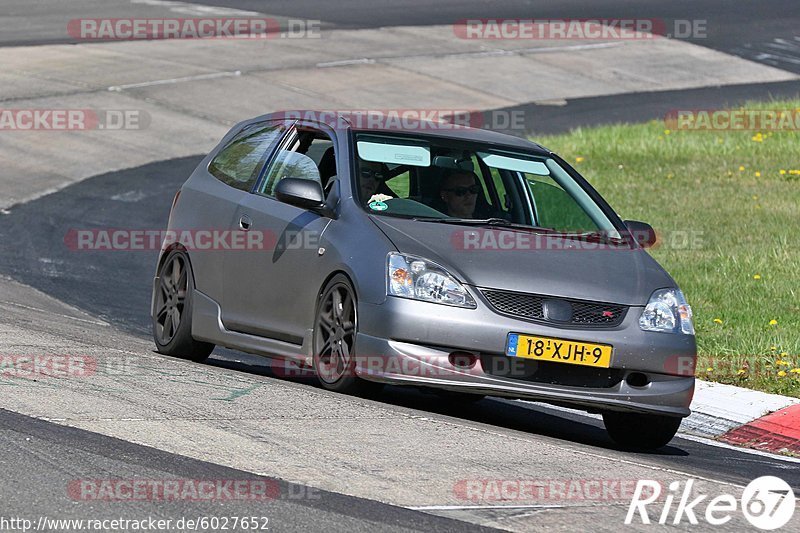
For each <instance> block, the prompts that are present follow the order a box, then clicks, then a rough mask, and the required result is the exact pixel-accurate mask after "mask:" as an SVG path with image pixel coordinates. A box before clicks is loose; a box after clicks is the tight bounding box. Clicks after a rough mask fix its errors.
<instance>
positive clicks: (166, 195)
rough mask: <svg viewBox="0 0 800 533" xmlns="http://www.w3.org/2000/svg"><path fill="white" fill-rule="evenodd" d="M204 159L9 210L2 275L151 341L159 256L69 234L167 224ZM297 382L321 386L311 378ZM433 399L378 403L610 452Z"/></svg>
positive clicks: (572, 421) (550, 429)
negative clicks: (75, 242) (87, 242)
mask: <svg viewBox="0 0 800 533" xmlns="http://www.w3.org/2000/svg"><path fill="white" fill-rule="evenodd" d="M201 158H202V157H201V156H199V155H198V156H197V157H188V158H182V159H177V160H169V161H161V162H157V163H152V164H149V165H146V166H144V167H140V168H132V169H127V170H124V171H120V172H112V173H108V174H104V175H101V176H96V177H94V178H90V179H88V180H84V181H82V182H80V183H77V184H74V185H72V186H70V187H67V188H65V189H63V190H61V191H59V192H58V193H55V194H52V195H48V196H45V197H42V198H40V199H38V200H34V201H32V202H28V203H26V204H23V205H20V206H17V207H14V208H12V209H11V210H10V212H9V213H7V214H6V215H4V216H2V217H0V242H4V243H12V242H14V243H16V245H15V246H11V247H7V248H6V250H5V252H4V253H3V254H2V255H0V275H4V276H8V277H11V278H13V279H15V280H17V281H19V282H21V283H24V284H25V285H28V286H31V287H33V288H35V289H37V290H40V291H42V292H43V293H45V294H48V295H50V296H52V297H54V298H56V299H58V300H60V301H62V302H65V303H67V304H69V305H70V306H74V307H76V308H78V309H81V310H84V311H86V312H87V313H88V314H89V315H91V316H95V317H98V318H100V319H102V320H104V321H107V322H109V323H111V324H112V325H113V326H115V327H116V328H118V329H120V330H123V331H126V332H128V333H130V334H131V335H134V336H137V337H142V338H143V339H147V338H149V328H150V322H149V316H148V312H149V311H148V307H149V301H150V290H151V283H152V276H153V272H154V268H155V266H154V265H155V261H156V258H157V252H156V251H152V250H151V251H111V252H109V251H102V250H99V251H80V250H73V249H70V247H69V246H68V245H67V244H65V239H66V237H67V235H68V234H69V232H70V231H71V230H86V229H107V228H128V229H160V228H163V226H164V224H165V221H166V219H167V215H168V213H169V207H170V203H171V199H172V196H173V194H174V192H175V191H176V190H177V189H178V188H179V187H180V185H181V183H182V182H183V180H184V179H185V177H186V176H188V174H189V173H190V172H191V171H192V170H193V169H194V167H195V166H196V164H197V163H198V162H199V161H200V159H201ZM19 235H25V239H24V240H23V242H18V239H16V236H19ZM185 364H191V363H188V362H187V363H185ZM207 364H209V365H212V366H217V367H220V368H222V369H226V370H230V371H234V372H245V373H253V374H256V375H260V376H267V377H272V378H274V377H275V374H274V373H273V372H272V371H271V369H270V367H269V366H268V364H267V360H266V359H262V358H259V357H256V356H248V355H246V354H241V353H238V352H234V351H231V350H226V349H220V348H217V350H216V351H215V354H214V356H212V358H211V359H210V360H209V362H208V363H207ZM293 381H294V382H296V383H297V384H299V385H301V386H304V387H306V386H307V387H316V384H315V382H314V380H313V379H310V378H303V377H300V378H293ZM434 398H435V397H433V396H431V395H429V394H425V393H421V392H418V391H416V390H413V389H403V388H396V387H391V388H387V389H386V391H385V392H383V393H381V394H380V395H379V396H378V397H376V398H373V399H375V400H376V401H379V402H382V403H385V404H386V405H387V406H389V407H391V406H397V407H398V408H410V409H414V410H419V411H421V412H427V413H430V414H434V415H435V414H440V415H442V416H446V417H456V418H458V419H463V420H464V421H472V422H479V423H483V424H491V425H493V426H497V427H498V428H505V429H509V430H515V431H525V432H533V433H537V434H543V435H547V436H551V437H554V438H557V439H563V440H565V441H568V442H569V441H572V442H579V443H582V444H589V445H592V446H598V447H601V448H606V449H608V450H614V446H613V444H612V443H611V442H610V440H609V439H608V437H607V435H606V434H605V431H604V430H603V427H602V424H601V423H600V422H599V421H598V420H595V419H592V418H588V417H585V416H581V415H577V414H571V413H566V412H562V411H556V410H550V409H547V408H545V407H542V406H534V405H533V404H530V403H528V402H516V401H506V400H495V399H488V400H485V401H483V402H481V403H480V404H478V405H479V407H478V408H476V409H471V410H467V411H465V410H464V409H463V406H458V405H452V404H446V403H445V404H442V403H440V402H435V401H432V400H433V399H434ZM615 453H620V454H622V453H623V452H615ZM632 455H634V456H635V455H637V454H632ZM643 455H645V456H647V457H648V458H649V459H651V460H654V461H655V462H657V463H658V464H659V465H661V466H663V467H664V468H676V469H691V470H692V471H696V472H698V473H702V474H703V475H706V476H710V477H711V476H713V477H715V478H717V479H722V480H725V481H729V482H731V483H745V484H746V482H747V481H748V480H750V479H752V478H754V477H757V476H759V475H766V474H767V473H771V474H774V475H779V476H782V477H783V478H784V479H786V480H787V482H789V483H791V484H792V485H793V486H798V487H800V469H798V468H797V465H796V464H791V463H788V464H787V463H786V462H784V461H782V460H780V459H777V458H771V457H769V456H766V455H760V456H753V455H750V454H746V453H744V452H741V451H737V450H730V449H725V448H716V447H711V446H708V445H706V444H703V443H700V442H693V441H689V440H681V439H677V440H676V441H675V442H674V443H673V444H672V445H670V446H669V447H668V448H666V449H665V450H664V451H662V452H658V453H653V454H643Z"/></svg>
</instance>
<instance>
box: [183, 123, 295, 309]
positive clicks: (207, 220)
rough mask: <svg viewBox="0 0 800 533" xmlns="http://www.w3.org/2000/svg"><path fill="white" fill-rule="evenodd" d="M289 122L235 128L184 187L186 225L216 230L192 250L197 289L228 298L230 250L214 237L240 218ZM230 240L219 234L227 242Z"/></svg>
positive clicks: (204, 232)
mask: <svg viewBox="0 0 800 533" xmlns="http://www.w3.org/2000/svg"><path fill="white" fill-rule="evenodd" d="M287 129H288V128H287V127H286V126H285V125H284V124H282V123H279V122H274V121H261V122H255V123H252V124H248V125H246V126H244V127H243V128H242V129H241V130H240V131H238V132H236V133H234V134H233V135H232V136H231V138H230V140H228V141H227V142H226V143H225V144H224V146H222V148H220V149H219V150H218V151H217V152H216V154H214V156H213V157H212V159H211V160H210V162H209V163H208V166H207V167H206V168H203V169H198V170H197V171H196V173H195V175H193V176H192V178H191V179H190V180H189V181H187V183H186V184H185V185H184V187H183V188H182V190H181V196H180V199H179V202H178V206H179V209H180V217H179V220H180V227H177V228H172V229H177V230H181V231H191V232H194V235H196V236H197V237H198V239H199V238H200V237H201V236H202V237H207V236H209V235H212V237H210V238H208V239H206V241H208V242H210V243H211V245H210V246H209V245H208V242H206V241H204V244H205V245H204V246H196V247H193V248H192V250H191V252H190V254H191V259H192V268H193V271H194V274H195V283H196V286H197V289H198V290H200V291H201V292H203V293H204V294H206V295H207V296H209V297H210V298H212V299H213V300H215V301H216V302H217V303H219V304H220V305H224V302H223V280H222V278H223V276H222V270H223V265H224V254H225V250H224V247H223V246H219V245H214V242H215V241H214V238H213V236H223V237H224V235H223V234H224V232H225V231H226V230H229V228H230V225H231V224H232V223H233V222H234V216H235V213H236V210H237V208H238V205H239V203H240V202H241V201H242V199H243V198H244V197H246V196H247V195H248V194H249V193H250V191H251V190H252V189H253V187H254V186H255V184H256V181H257V179H258V177H259V176H260V174H261V171H262V169H263V167H264V164H265V163H266V160H267V157H268V156H269V155H270V153H271V152H272V150H274V149H275V147H276V146H277V144H278V142H279V141H280V139H281V138H282V137H283V135H284V134H285V133H286V131H287ZM227 240H229V239H225V238H223V239H218V240H217V241H216V242H217V243H220V242H223V243H224V242H225V241H227Z"/></svg>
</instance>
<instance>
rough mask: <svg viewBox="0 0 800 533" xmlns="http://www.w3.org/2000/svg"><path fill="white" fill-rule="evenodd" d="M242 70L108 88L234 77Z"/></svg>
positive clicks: (121, 89)
mask: <svg viewBox="0 0 800 533" xmlns="http://www.w3.org/2000/svg"><path fill="white" fill-rule="evenodd" d="M241 75H242V71H241V70H233V71H230V72H213V73H211V74H198V75H197V76H185V77H183V78H169V79H166V80H154V81H144V82H141V83H129V84H127V85H112V86H111V87H109V88H108V90H109V91H115V92H119V91H124V90H125V89H138V88H140V87H151V86H153V85H170V84H173V83H183V82H187V81H197V80H213V79H217V78H234V77H237V76H241Z"/></svg>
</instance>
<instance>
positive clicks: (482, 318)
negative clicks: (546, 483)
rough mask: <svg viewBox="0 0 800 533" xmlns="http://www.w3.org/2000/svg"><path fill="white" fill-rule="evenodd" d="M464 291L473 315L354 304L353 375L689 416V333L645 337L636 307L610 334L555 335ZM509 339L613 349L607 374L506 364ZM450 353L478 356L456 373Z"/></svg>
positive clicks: (692, 352) (399, 302)
mask: <svg viewBox="0 0 800 533" xmlns="http://www.w3.org/2000/svg"><path fill="white" fill-rule="evenodd" d="M471 292H472V293H473V295H476V296H477V298H476V299H477V300H479V301H478V309H461V308H456V307H447V306H442V305H436V304H430V303H426V302H418V301H414V300H408V299H403V298H394V297H387V299H386V301H385V302H384V303H382V304H379V305H374V304H366V303H359V309H358V311H359V314H358V319H359V328H358V329H359V334H358V339H357V341H356V346H357V352H358V356H357V366H356V372H357V373H358V375H360V376H361V377H363V378H365V379H368V380H372V381H379V382H383V383H392V384H398V385H423V386H430V387H436V388H442V389H447V390H452V391H464V392H474V393H481V394H488V395H493V396H506V397H514V398H525V399H532V400H539V401H546V402H551V403H557V404H561V405H567V406H573V407H580V408H585V409H587V410H590V411H601V410H619V411H635V412H643V413H652V414H663V415H670V416H682V417H683V416H688V415H689V413H690V410H689V405H690V403H691V400H692V396H693V393H694V360H695V358H696V345H695V340H694V337H693V336H689V335H677V334H666V333H654V332H645V331H642V330H641V329H640V328H639V326H638V319H639V314H640V312H641V308H636V307H632V308H631V309H630V310H629V311H628V313H627V315H626V317H625V320H624V321H623V322H622V324H620V325H619V326H617V327H616V328H613V329H592V330H589V329H566V328H557V327H552V326H548V325H544V324H539V323H532V322H527V321H522V320H517V319H514V318H508V317H504V316H501V315H498V314H497V313H495V312H493V311H492V310H491V309H489V307H488V304H487V303H486V302H485V301H484V300H483V299H482V298H481V297H480V296H479V293H478V291H474V290H473V291H471ZM476 293H477V294H476ZM512 332H513V333H528V334H533V335H541V336H546V337H557V338H561V339H570V340H576V341H585V342H593V343H600V344H610V345H612V346H613V347H614V351H613V354H612V358H611V368H609V369H596V368H592V367H577V366H576V365H568V364H563V363H537V362H534V361H529V360H521V359H519V358H513V357H506V356H505V346H506V338H507V336H508V334H509V333H512ZM453 352H467V353H471V354H475V355H476V356H477V360H476V361H474V364H473V365H472V366H471V367H465V366H463V365H459V366H456V365H458V364H459V363H458V361H455V363H456V364H455V365H454V364H453V363H454V361H453V360H452V358H451V357H450V355H451V354H452V353H453ZM643 377H644V378H645V379H644V381H646V383H644V384H642V378H643Z"/></svg>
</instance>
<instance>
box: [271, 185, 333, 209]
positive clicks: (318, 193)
mask: <svg viewBox="0 0 800 533" xmlns="http://www.w3.org/2000/svg"><path fill="white" fill-rule="evenodd" d="M275 198H277V199H278V200H280V201H281V202H283V203H286V204H289V205H293V206H296V207H302V208H303V209H319V208H321V207H323V203H324V196H323V195H322V185H320V184H319V182H318V181H316V180H307V179H303V178H283V179H282V180H280V181H279V182H278V184H277V185H276V186H275Z"/></svg>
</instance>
